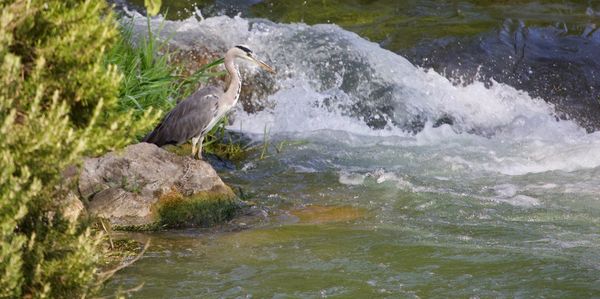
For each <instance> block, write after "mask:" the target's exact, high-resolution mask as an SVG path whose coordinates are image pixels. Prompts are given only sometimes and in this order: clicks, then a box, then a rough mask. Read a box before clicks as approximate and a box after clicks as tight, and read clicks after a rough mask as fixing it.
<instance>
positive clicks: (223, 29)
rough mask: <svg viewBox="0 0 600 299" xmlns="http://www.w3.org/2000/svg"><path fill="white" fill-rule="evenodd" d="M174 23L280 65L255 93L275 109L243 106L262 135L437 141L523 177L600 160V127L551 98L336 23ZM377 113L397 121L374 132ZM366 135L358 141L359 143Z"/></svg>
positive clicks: (180, 41) (183, 32) (190, 37)
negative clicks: (430, 61)
mask: <svg viewBox="0 0 600 299" xmlns="http://www.w3.org/2000/svg"><path fill="white" fill-rule="evenodd" d="M161 22H163V20H161V19H160V18H159V19H155V20H153V21H152V25H153V27H154V28H158V26H159V24H160V23H161ZM164 22H165V24H164V29H163V35H165V36H169V35H170V34H171V33H176V34H175V35H174V36H173V40H172V43H174V44H176V45H177V46H179V47H182V48H186V47H188V48H189V47H195V48H207V49H210V50H223V49H227V48H228V47H230V46H232V45H235V44H238V43H244V44H247V45H249V47H251V48H252V49H253V50H254V51H255V52H256V53H257V54H258V55H259V56H261V57H264V58H265V59H266V60H267V61H269V62H271V63H272V64H273V65H274V66H275V68H276V69H277V70H278V73H277V75H276V77H275V81H274V82H275V83H274V84H275V86H274V90H276V92H275V93H274V94H272V95H269V96H267V97H266V98H264V97H263V98H255V99H254V100H261V101H264V102H266V103H268V105H267V107H268V108H267V109H265V110H263V111H261V112H258V113H255V114H247V113H245V112H241V111H238V112H237V115H236V117H235V123H234V124H233V125H231V126H230V128H231V129H233V130H238V129H240V128H241V130H242V131H244V132H245V133H251V134H255V136H258V138H260V135H261V134H262V133H263V132H264V131H265V128H268V131H269V132H270V133H271V134H282V133H295V134H297V133H301V134H304V135H303V136H304V137H307V136H308V137H310V136H311V134H312V135H313V136H317V135H321V134H322V132H323V130H329V131H333V132H344V133H340V134H339V136H340V137H339V138H340V139H343V138H344V136H348V134H350V135H356V136H374V137H378V138H380V139H381V140H380V141H378V142H375V143H376V144H382V143H386V144H389V143H391V144H396V146H397V147H398V149H399V151H403V150H405V149H406V148H408V147H414V146H417V147H422V148H437V149H438V151H439V152H440V153H444V155H440V157H439V159H440V162H442V163H437V164H441V165H444V166H447V167H450V168H451V170H452V171H453V172H458V173H460V172H479V171H483V172H488V173H490V172H491V173H500V174H504V175H523V174H527V173H541V172H548V171H567V172H570V171H576V170H580V169H587V168H595V167H599V166H600V133H595V134H587V133H586V132H585V131H584V130H583V129H582V128H580V127H579V126H577V125H576V124H575V123H574V122H571V121H560V122H558V121H556V117H555V115H554V108H553V107H552V105H550V104H547V103H545V102H544V101H543V100H542V99H536V98H532V97H530V96H529V95H528V94H527V93H525V92H522V91H518V90H516V89H514V88H512V87H510V86H507V85H505V84H499V83H493V84H492V85H491V86H486V85H485V84H483V83H481V82H474V83H472V84H468V85H466V86H463V85H453V84H452V83H451V82H450V81H449V80H448V79H446V78H445V77H443V76H441V75H440V74H438V73H436V72H435V71H432V70H423V69H420V68H418V67H415V66H414V65H412V64H411V63H410V62H409V61H407V60H406V59H405V58H403V57H402V56H400V55H397V54H395V53H392V52H390V51H387V50H385V49H382V48H381V47H379V45H377V44H375V43H372V42H369V41H367V40H365V39H362V38H361V37H359V36H358V35H356V34H354V33H351V32H348V31H345V30H343V29H341V28H339V27H337V26H335V25H315V26H307V25H304V24H275V23H272V22H269V21H264V20H246V19H243V18H240V17H235V18H229V17H225V16H222V17H212V18H207V19H204V20H203V21H198V20H197V19H196V18H189V19H187V20H183V21H177V22H174V21H164ZM136 26H138V27H139V28H140V29H139V30H140V31H141V30H144V29H143V28H145V26H146V24H145V21H144V20H138V21H137V23H136ZM386 109H387V110H386ZM382 111H388V113H387V114H386V113H382ZM390 111H393V112H390ZM369 117H370V118H372V119H379V120H382V119H383V120H385V121H386V123H387V125H386V126H385V128H384V129H380V130H375V129H372V128H371V127H369V126H368V125H367V122H368V121H367V118H369ZM442 117H450V118H451V119H452V120H453V125H452V126H449V125H443V126H440V127H437V128H434V127H433V125H432V122H434V121H435V120H436V119H439V118H442ZM415 119H426V120H428V123H427V124H426V126H425V128H424V129H423V130H422V131H420V132H419V133H418V134H416V135H415V136H412V135H411V134H410V133H407V132H406V131H405V130H404V129H405V128H404V127H403V126H404V125H406V124H409V123H411V122H412V121H413V120H415ZM394 124H398V125H394ZM395 137H400V139H394V138H395ZM363 141H364V139H361V138H356V144H357V145H359V146H364V144H361V142H363ZM350 142H354V141H348V143H350ZM375 158H377V155H373V159H375ZM419 158H422V157H419V156H418V155H416V158H415V159H419ZM425 158H427V157H425ZM431 165H432V167H436V163H431ZM521 199H522V198H520V199H519V198H518V200H521ZM530 202H533V201H530Z"/></svg>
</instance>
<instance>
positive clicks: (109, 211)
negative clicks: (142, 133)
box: [79, 143, 237, 228]
mask: <svg viewBox="0 0 600 299" xmlns="http://www.w3.org/2000/svg"><path fill="white" fill-rule="evenodd" d="M79 191H80V194H81V195H82V197H83V198H84V199H86V200H87V201H88V202H89V204H88V212H89V214H90V215H91V216H96V217H101V218H105V219H107V220H108V221H109V222H110V223H111V225H113V226H114V227H115V228H119V227H121V228H123V227H132V226H133V227H137V228H139V227H151V226H154V225H166V226H187V225H196V224H200V225H208V224H211V222H212V221H220V220H222V219H225V218H228V217H231V216H232V215H233V211H234V210H235V209H236V208H235V207H236V205H237V201H236V196H235V194H234V193H233V191H232V190H231V189H230V188H229V187H228V186H227V185H225V184H224V183H223V181H222V180H221V179H220V178H219V176H218V175H217V173H216V172H215V170H214V169H213V168H212V167H211V166H210V165H209V164H208V163H206V162H204V161H199V160H195V159H192V158H191V156H178V155H176V154H173V153H170V152H167V151H166V150H163V149H161V148H159V147H157V146H156V145H154V144H148V143H139V144H134V145H130V146H128V147H126V148H125V149H123V150H122V151H121V152H111V153H108V154H106V155H105V156H102V157H99V158H89V159H86V160H85V161H84V164H83V169H82V171H81V175H80V178H79ZM196 212H198V213H196ZM213 212H214V213H216V214H218V215H214V213H213Z"/></svg>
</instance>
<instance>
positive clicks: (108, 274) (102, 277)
mask: <svg viewBox="0 0 600 299" xmlns="http://www.w3.org/2000/svg"><path fill="white" fill-rule="evenodd" d="M149 246H150V240H148V241H147V242H146V244H145V245H144V248H143V249H142V251H141V252H140V253H139V254H138V255H137V256H136V257H134V258H133V259H132V260H130V261H128V262H126V263H123V264H121V265H119V266H118V267H116V268H114V269H112V270H108V271H105V272H102V273H100V274H98V276H99V284H102V283H104V282H106V281H107V280H109V279H110V278H111V277H113V275H115V273H117V272H118V271H120V270H123V269H125V268H127V267H129V266H131V265H132V264H133V263H135V262H137V261H138V260H139V259H140V258H142V256H143V255H144V253H145V252H146V250H147V249H148V247H149Z"/></svg>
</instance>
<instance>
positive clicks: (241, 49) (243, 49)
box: [230, 45, 275, 74]
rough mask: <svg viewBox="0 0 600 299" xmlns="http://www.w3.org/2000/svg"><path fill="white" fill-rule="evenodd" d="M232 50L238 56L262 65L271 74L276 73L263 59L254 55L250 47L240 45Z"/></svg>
mask: <svg viewBox="0 0 600 299" xmlns="http://www.w3.org/2000/svg"><path fill="white" fill-rule="evenodd" d="M232 50H233V51H235V56H236V57H238V58H242V59H245V60H248V61H251V62H253V63H255V64H257V65H258V66H260V67H261V68H262V69H264V70H265V71H267V72H269V73H271V74H275V70H274V69H273V68H272V67H270V66H269V65H268V64H266V63H265V62H263V61H262V60H260V59H258V58H256V56H254V53H253V52H252V50H250V49H249V48H248V46H244V45H238V46H235V47H233V48H232V49H231V50H230V51H232Z"/></svg>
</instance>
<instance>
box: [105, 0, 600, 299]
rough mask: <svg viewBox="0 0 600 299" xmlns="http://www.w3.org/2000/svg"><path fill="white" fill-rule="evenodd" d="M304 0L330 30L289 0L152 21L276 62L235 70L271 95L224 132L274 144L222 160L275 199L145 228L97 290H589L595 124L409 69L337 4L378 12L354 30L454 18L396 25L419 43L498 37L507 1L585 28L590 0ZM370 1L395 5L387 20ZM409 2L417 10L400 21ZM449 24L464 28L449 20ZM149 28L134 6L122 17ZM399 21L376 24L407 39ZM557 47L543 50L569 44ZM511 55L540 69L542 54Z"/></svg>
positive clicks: (519, 15)
mask: <svg viewBox="0 0 600 299" xmlns="http://www.w3.org/2000/svg"><path fill="white" fill-rule="evenodd" d="M316 2H317V1H314V2H313V1H307V5H313V4H315V3H316ZM318 2H319V3H322V5H324V6H327V5H332V9H333V8H334V7H333V5H334V4H339V7H343V9H342V8H339V7H338V8H336V9H342V10H341V12H342V13H340V14H339V15H337V19H331V20H330V21H331V22H332V23H335V22H338V23H340V25H342V26H343V27H340V26H337V25H333V24H317V25H307V24H302V23H291V24H290V23H289V22H297V21H301V20H304V22H308V23H326V21H324V20H323V19H322V18H320V17H319V16H318V15H315V14H311V18H314V19H309V18H308V17H307V15H306V14H304V15H303V16H299V15H297V14H298V12H299V11H300V8H297V7H296V6H297V5H300V3H301V2H293V3H292V2H289V3H288V2H286V1H281V2H280V1H277V2H275V1H274V2H269V1H264V2H261V3H254V2H244V1H241V2H238V3H242V4H244V3H245V4H244V5H242V6H238V7H241V8H240V11H241V12H242V16H241V17H233V18H231V17H228V16H216V17H215V16H213V17H209V16H207V15H205V16H204V17H205V19H204V20H202V21H200V20H199V19H200V17H199V16H197V15H196V16H194V17H191V18H184V19H183V20H175V21H166V22H165V23H164V29H163V32H162V33H163V35H164V36H173V40H172V42H173V43H174V44H177V45H186V46H189V47H196V46H197V47H208V48H209V49H212V50H215V51H218V50H222V49H226V48H227V47H230V46H231V45H232V44H234V43H239V42H243V43H245V44H247V45H249V47H251V48H252V49H253V50H254V51H255V52H256V53H257V55H259V56H261V57H264V58H265V59H266V60H267V61H268V62H270V63H272V64H273V65H274V66H275V67H276V69H277V70H278V74H277V75H276V77H274V78H269V77H268V76H266V75H265V74H262V73H260V72H258V70H256V69H254V68H251V67H247V66H246V65H244V66H243V75H244V77H245V78H246V79H248V80H249V81H252V82H260V83H261V84H263V85H264V86H266V87H267V89H268V90H271V92H270V93H269V94H267V95H264V94H255V95H253V96H252V98H251V100H253V101H256V102H260V103H261V106H262V107H263V108H262V110H260V111H258V112H255V113H247V112H245V111H243V110H242V109H238V110H237V111H236V112H235V121H234V123H233V124H232V125H231V126H230V127H229V129H231V130H236V131H241V132H243V133H244V134H247V135H248V136H250V137H251V138H253V139H254V140H255V144H260V143H261V142H263V141H264V140H269V144H270V146H269V151H268V153H267V154H266V157H264V158H263V159H261V158H260V156H261V153H260V151H257V152H255V153H254V155H253V156H252V157H251V158H250V159H249V160H248V161H244V162H243V163H242V164H241V165H239V167H238V168H237V169H236V170H233V171H224V172H223V173H221V175H222V176H223V178H224V180H225V181H227V182H228V183H229V184H231V185H232V186H234V187H236V188H237V187H240V188H242V190H244V193H245V195H246V196H247V197H249V198H251V199H252V200H253V201H254V202H257V203H258V204H259V205H261V206H264V207H266V208H268V209H270V210H271V211H273V212H272V215H271V218H270V220H269V221H266V222H264V223H262V224H260V225H257V226H256V227H254V228H252V229H249V230H242V231H236V232H221V233H217V234H211V233H207V232H204V231H202V230H188V231H178V232H161V233H156V234H147V235H142V236H141V238H148V237H150V238H152V242H153V246H152V247H151V248H150V249H149V253H148V254H147V255H146V256H145V257H144V258H143V259H141V260H140V261H139V262H137V263H136V264H134V265H133V266H132V267H129V268H127V269H125V270H124V271H123V272H121V273H119V274H118V275H117V276H116V278H115V279H114V280H113V281H112V283H111V285H110V287H109V289H110V290H109V291H112V290H114V289H115V288H117V287H118V286H121V287H123V288H126V287H134V286H136V285H138V284H139V283H141V282H145V287H144V288H143V289H142V290H141V291H140V292H138V293H136V294H134V297H137V298H190V297H191V298H323V297H334V298H335V297H338V298H352V297H353V298H363V297H374V298H378V297H381V298H386V297H387V298H398V297H401V298H402V297H408V298H429V297H441V298H447V297H500V298H507V297H526V298H528V297H550V298H555V297H556V298H557V297H573V298H580V297H584V298H588V297H599V296H600V200H599V198H598V194H599V192H600V187H598V186H600V177H599V175H600V133H597V132H594V130H593V129H591V130H590V127H587V126H585V125H582V122H581V120H580V119H579V118H575V119H571V120H569V119H566V118H567V117H564V113H563V112H561V111H559V109H557V105H558V104H555V103H553V102H552V101H550V100H548V99H546V98H544V97H542V96H538V95H533V94H532V93H531V92H527V91H526V90H525V91H524V90H523V89H521V88H517V87H518V86H513V85H516V84H513V85H511V84H508V83H502V82H497V81H494V80H488V79H486V78H483V79H482V78H479V77H476V76H472V77H470V78H468V80H465V81H463V82H461V83H457V82H456V81H455V78H453V77H452V76H451V75H448V74H444V73H443V72H442V71H436V70H435V69H424V68H421V67H418V66H416V65H415V61H414V60H411V59H410V57H409V59H407V58H405V56H403V55H400V54H398V53H403V51H405V50H402V49H400V48H402V46H398V47H397V48H396V46H392V45H393V43H391V42H390V43H387V44H386V42H385V40H379V39H377V38H376V37H374V36H369V34H366V33H364V32H361V31H360V30H362V29H361V28H360V26H359V25H358V24H357V26H356V27H352V25H351V24H350V23H349V24H345V23H344V19H343V17H344V13H347V10H352V9H355V10H356V11H358V12H357V13H360V14H363V12H364V11H366V12H377V14H379V15H378V16H377V17H375V16H374V17H373V18H372V19H370V20H367V21H365V22H364V24H366V25H365V28H368V27H369V26H372V25H369V24H384V25H385V26H390V27H391V28H392V29H390V30H391V32H400V33H401V32H402V30H414V32H418V31H419V30H417V28H420V27H413V28H412V29H407V28H406V27H410V25H411V24H412V25H414V26H417V25H418V26H422V25H423V24H425V23H423V22H425V19H426V18H425V17H422V18H417V17H414V16H415V15H419V13H421V16H430V15H431V14H433V12H435V11H437V10H438V8H439V11H438V14H439V18H434V17H431V18H430V21H429V22H430V23H431V26H432V28H433V27H436V28H440V27H448V30H449V31H446V32H438V31H439V30H433V29H431V30H430V29H428V28H424V30H423V31H422V32H423V35H416V36H410V34H409V35H408V36H407V37H406V40H404V41H405V42H407V43H411V42H410V41H411V40H412V45H411V46H410V49H411V50H410V51H416V52H415V53H417V54H419V55H425V56H426V54H425V53H428V52H427V51H428V49H427V47H426V46H423V45H426V44H427V43H428V40H430V41H431V40H434V41H439V40H440V39H444V38H447V39H448V40H452V41H455V42H457V41H461V40H462V41H464V40H463V39H462V38H465V36H463V34H466V35H468V36H470V37H467V38H471V39H468V40H470V41H471V42H473V41H474V40H478V39H479V38H482V39H481V41H485V40H484V38H485V37H486V36H487V37H488V38H492V37H493V36H502V35H501V33H502V32H503V31H502V28H503V27H502V26H503V24H506V22H507V20H506V18H507V17H510V18H512V19H514V20H515V21H514V22H516V23H518V22H519V20H521V21H523V22H527V23H526V24H532V25H534V26H533V27H532V29H531V30H533V29H535V30H539V31H536V32H544V30H552V28H558V27H556V24H550V23H552V22H555V20H557V19H564V20H565V22H568V24H569V25H567V27H569V26H574V27H570V28H575V27H577V26H582V27H581V28H586V27H585V26H588V25H589V24H588V22H589V20H593V19H594V18H596V15H595V11H594V10H593V9H594V8H593V5H595V4H594V3H591V2H589V3H588V2H585V1H584V2H580V3H569V2H565V1H555V2H553V1H546V2H535V3H534V2H531V3H530V2H528V3H527V4H523V3H524V1H503V2H502V4H494V2H492V1H489V2H488V1H472V2H440V3H441V4H439V5H434V4H433V3H434V2H429V1H412V2H411V1H408V2H406V3H405V4H403V5H404V6H403V5H400V4H394V3H396V2H393V3H392V1H347V2H346V1H344V2H343V3H342V1H340V3H337V2H335V1H318ZM388 2H389V3H388ZM223 3H227V2H226V1H225V2H216V4H215V3H213V2H210V3H209V5H213V6H212V7H213V8H214V7H220V6H219V5H222V4H223ZM436 3H437V2H436ZM284 4H285V5H289V6H288V7H291V8H293V9H292V10H289V11H288V10H285V9H283V8H281V7H280V6H279V5H284ZM344 5H347V7H345V8H344ZM411 5H412V6H411ZM325 8H327V7H322V9H323V10H324V9H325ZM367 8H369V9H367ZM386 8H387V10H386ZM588 8H590V10H591V11H590V10H588ZM217 10H218V9H217ZM453 11H454V12H453ZM384 12H385V13H392V12H393V13H394V14H396V13H403V14H405V15H406V16H407V17H406V18H404V17H402V18H400V17H399V18H397V19H396V18H388V19H386V18H385V17H384V16H382V15H384ZM550 12H554V14H551V13H550ZM224 13H225V14H227V13H229V12H228V11H225V12H224ZM261 13H264V14H261ZM323 13H324V14H325V11H323ZM288 14H290V15H289V16H288ZM291 14H296V15H291ZM365 14H366V13H365ZM453 14H457V15H456V16H454V15H453ZM461 14H463V15H464V16H462V17H461ZM249 16H252V17H256V16H259V17H267V18H270V19H271V20H272V21H269V20H265V19H256V18H249ZM410 16H413V17H414V18H416V19H419V20H417V21H415V22H416V23H410V22H408V21H406V19H407V18H410ZM286 18H288V19H286ZM298 18H303V19H301V20H298ZM424 18H425V19H424ZM427 18H429V17H427ZM586 18H587V19H586ZM416 19H414V20H416ZM530 19H536V20H537V21H535V22H533V21H531V22H532V23H529V22H530ZM460 20H464V22H466V23H467V24H463V25H462V26H466V27H469V28H476V29H473V30H464V31H461V33H457V32H456V31H452V30H453V29H452V28H453V27H454V26H458V25H457V24H458V23H460V22H459V21H460ZM474 20H480V21H481V23H477V22H479V21H474ZM161 22H163V20H162V19H161V18H158V19H156V20H153V21H152V26H154V28H157V27H158V26H159V24H160V23H161ZM348 22H350V21H348ZM386 22H387V23H386ZM407 22H408V23H407ZM536 22H540V23H536ZM386 24H387V25H386ZM390 24H391V25H390ZM415 24H416V25H415ZM494 24H495V25H494ZM565 24H567V23H565ZM578 24H579V25H578ZM548 26H550V27H548ZM145 28H146V23H145V21H144V20H142V19H141V18H139V16H138V18H137V21H136V30H138V31H142V30H145ZM363 29H364V28H363ZM365 30H366V29H365ZM531 30H529V29H528V30H526V32H533V31H531ZM356 32H358V33H359V34H360V35H359V34H356ZM504 32H510V30H509V31H504ZM522 32H525V31H522ZM498 34H500V35H498ZM570 34H571V33H565V35H564V37H570V36H571V37H572V36H573V35H570ZM589 34H591V35H590V36H591V37H590V38H591V41H592V42H590V43H589V44H588V45H589V47H590V48H589V51H592V50H594V49H596V50H597V49H598V48H594V47H595V46H594V44H593V41H594V39H595V38H597V37H596V36H597V35H598V33H597V31H596V30H595V29H594V30H592V32H591V33H589ZM398 35H399V36H401V37H391V40H401V39H402V36H405V34H398ZM556 36H559V37H560V36H561V35H552V37H553V38H554V37H556ZM513 40H516V41H519V40H520V39H519V38H517V39H513ZM541 40H542V41H548V39H543V38H542V39H541ZM199 41H202V42H201V45H199V43H200V42H199ZM560 41H561V42H552V43H551V45H550V46H551V47H558V46H557V45H563V44H562V42H563V41H564V40H562V39H561V40H560ZM400 44H403V43H399V45H400ZM450 44H451V43H450ZM450 44H448V45H450ZM484 44H485V43H484ZM538 44H539V43H536V45H538ZM430 45H431V43H430ZM485 45H486V46H485V47H483V49H498V48H499V47H500V46H501V45H497V44H496V46H498V47H492V45H495V44H494V43H492V42H490V43H488V44H485ZM504 45H506V44H504ZM576 45H577V48H576V50H579V49H583V48H581V46H580V44H576ZM419 47H421V48H419ZM423 47H424V48H423ZM450 47H452V46H451V45H450ZM390 49H391V50H393V51H390ZM419 49H420V50H419ZM473 49H476V48H473ZM480 49H481V48H480ZM406 51H409V50H406ZM474 51H475V50H474ZM476 52H477V51H476ZM446 53H448V52H446ZM477 53H479V52H477ZM406 55H408V54H406ZM502 55H503V54H502ZM446 56H448V57H449V54H447V55H446ZM414 57H416V56H413V58H414ZM439 57H442V55H439V56H435V57H434V56H431V57H430V58H431V59H434V58H437V59H439ZM495 57H502V56H501V55H499V56H495ZM529 57H534V56H529ZM560 57H561V56H560V55H555V56H552V59H558V60H557V61H565V60H568V59H570V57H566V56H564V57H563V58H561V59H562V60H561V59H559V58H560ZM582 57H584V58H585V57H587V56H585V55H583V56H582ZM524 61H528V62H527V63H531V64H530V65H532V66H535V64H533V62H535V61H537V60H536V59H531V60H524ZM589 61H590V64H589V65H593V63H595V62H594V61H595V60H593V59H592V60H589ZM581 69H585V68H581ZM552 71H554V72H557V73H559V74H560V73H561V72H560V69H552ZM592 75H593V74H592ZM531 77H534V78H539V77H542V75H541V74H540V75H538V73H537V71H534V73H533V74H531ZM592 78H593V76H592ZM540 94H543V93H540ZM571 94H575V93H574V92H572V93H569V94H568V95H567V96H569V95H571ZM567 96H563V97H562V99H566V98H567ZM581 97H582V98H585V99H587V100H590V102H592V101H593V100H594V99H593V98H592V99H590V98H589V97H588V98H586V97H585V96H581ZM557 98H560V97H558V96H557ZM565 103H567V104H565V106H569V105H570V104H568V103H572V102H568V101H565ZM577 103H580V102H577ZM583 107H584V110H586V109H587V110H591V109H593V107H594V106H593V105H591V104H590V105H588V106H586V105H583ZM591 121H592V123H593V120H591ZM265 132H268V134H267V136H264V133H265Z"/></svg>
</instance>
